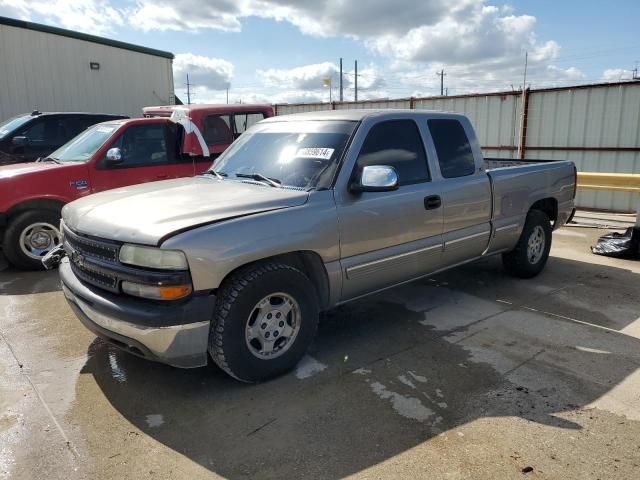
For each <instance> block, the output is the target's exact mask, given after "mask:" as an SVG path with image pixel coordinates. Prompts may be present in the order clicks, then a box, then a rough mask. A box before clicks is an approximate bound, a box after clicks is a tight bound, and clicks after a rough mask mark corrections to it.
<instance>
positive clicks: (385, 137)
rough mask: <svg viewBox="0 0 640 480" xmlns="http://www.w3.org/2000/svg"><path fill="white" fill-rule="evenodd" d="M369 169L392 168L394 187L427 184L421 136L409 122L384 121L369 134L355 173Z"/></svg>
mask: <svg viewBox="0 0 640 480" xmlns="http://www.w3.org/2000/svg"><path fill="white" fill-rule="evenodd" d="M371 165H387V166H390V167H393V168H395V170H396V173H397V175H398V185H411V184H414V183H421V182H428V181H430V180H431V175H430V174H429V167H428V166H427V155H426V153H425V149H424V143H423V142H422V136H421V135H420V131H419V130H418V125H416V123H415V122H414V121H413V120H388V121H384V122H380V123H378V124H376V125H374V126H373V127H372V128H371V130H369V133H368V134H367V137H366V138H365V140H364V143H363V144H362V148H361V149H360V153H359V154H358V160H357V162H356V169H357V173H360V172H361V171H362V169H363V168H364V167H366V166H371Z"/></svg>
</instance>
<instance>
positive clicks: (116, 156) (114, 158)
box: [107, 148, 122, 164]
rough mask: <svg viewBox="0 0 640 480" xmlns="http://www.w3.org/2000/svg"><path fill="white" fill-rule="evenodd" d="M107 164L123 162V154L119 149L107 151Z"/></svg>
mask: <svg viewBox="0 0 640 480" xmlns="http://www.w3.org/2000/svg"><path fill="white" fill-rule="evenodd" d="M107 162H108V163H112V164H117V163H120V162H122V152H121V151H120V149H119V148H110V149H109V150H107Z"/></svg>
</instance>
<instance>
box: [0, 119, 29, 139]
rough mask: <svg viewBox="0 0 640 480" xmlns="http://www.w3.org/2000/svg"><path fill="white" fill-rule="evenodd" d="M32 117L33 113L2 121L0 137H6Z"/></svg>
mask: <svg viewBox="0 0 640 480" xmlns="http://www.w3.org/2000/svg"><path fill="white" fill-rule="evenodd" d="M32 118H33V117H32V116H31V115H18V116H17V117H12V118H10V119H9V120H5V121H4V122H2V123H0V139H2V138H4V137H6V136H7V135H8V134H10V133H11V132H13V131H14V130H15V129H16V128H20V127H21V126H22V125H24V124H25V123H27V122H28V121H29V120H31V119H32Z"/></svg>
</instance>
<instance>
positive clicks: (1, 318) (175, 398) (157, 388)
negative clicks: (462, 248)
mask: <svg viewBox="0 0 640 480" xmlns="http://www.w3.org/2000/svg"><path fill="white" fill-rule="evenodd" d="M603 233H604V231H602V230H598V229H593V228H576V227H567V228H564V229H562V230H560V231H559V232H556V234H554V246H553V248H552V256H551V258H550V259H549V263H548V265H547V268H546V269H545V271H544V272H543V273H542V274H541V275H540V276H538V277H537V278H535V279H532V280H516V279H513V278H510V277H508V276H506V275H505V274H504V272H503V271H502V268H501V264H500V260H499V258H489V259H484V260H481V261H479V262H476V263H474V264H472V265H468V266H465V267H460V268H458V269H455V270H452V271H450V272H447V273H444V274H439V275H437V276H435V277H433V278H430V279H425V280H422V281H418V282H414V283H411V284H408V285H405V286H402V287H398V288H395V289H393V290H390V291H387V292H385V293H382V294H378V295H375V296H372V297H369V298H366V299H363V300H360V301H358V302H355V303H352V304H348V305H345V306H342V307H340V308H337V309H335V310H332V311H330V312H327V313H326V314H324V315H323V317H322V320H321V324H320V328H319V332H318V336H317V339H316V341H315V343H314V344H313V346H312V348H311V350H310V352H309V355H308V356H307V357H305V359H304V360H303V362H302V363H301V364H300V365H299V366H298V367H297V368H296V370H295V371H293V372H291V373H290V374H288V375H286V376H284V377H281V378H279V379H276V380H273V381H270V382H267V383H263V384H259V385H244V384H241V383H238V382H236V381H234V380H232V379H231V378H229V377H227V376H226V375H224V374H223V373H222V372H220V371H219V370H218V369H217V368H215V367H214V366H208V367H205V368H199V369H194V370H178V369H174V368H171V367H167V366H164V365H159V364H155V363H152V362H149V361H146V360H144V359H140V358H137V357H133V356H131V355H129V354H127V353H123V352H120V351H118V350H116V349H114V348H113V347H111V346H109V345H107V344H105V343H104V342H102V341H100V340H98V339H96V338H95V336H94V335H92V334H91V333H90V332H88V331H87V330H85V329H84V327H82V325H81V324H80V323H79V322H78V321H77V319H76V318H75V317H74V315H73V314H72V312H71V310H70V309H69V307H68V306H67V305H66V303H65V301H64V298H63V295H62V293H61V291H60V285H59V282H58V279H57V273H56V272H19V271H15V270H12V269H10V268H5V267H3V266H2V265H1V264H0V270H2V269H3V268H4V270H3V271H1V272H0V479H4V478H11V479H29V480H31V479H64V480H71V479H122V478H136V479H142V478H153V479H156V478H158V479H165V478H166V479H169V478H171V479H173V478H189V479H196V478H221V477H222V478H231V479H236V478H237V479H240V478H343V477H354V478H376V479H377V478H453V479H457V478H580V479H591V478H593V479H597V478H602V479H604V478H629V479H636V478H640V373H639V367H640V281H639V279H640V276H639V274H640V262H637V261H635V262H634V261H630V260H618V259H609V258H604V257H596V256H594V255H592V254H591V253H590V251H589V245H591V244H593V243H594V241H595V238H597V236H598V235H601V234H603Z"/></svg>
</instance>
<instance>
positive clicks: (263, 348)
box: [245, 293, 301, 360]
mask: <svg viewBox="0 0 640 480" xmlns="http://www.w3.org/2000/svg"><path fill="white" fill-rule="evenodd" d="M300 320H301V314H300V307H299V306H298V302H296V301H295V300H294V299H293V297H291V296H289V295H287V294H286V293H272V294H271V295H268V296H266V297H264V298H263V299H262V300H260V301H259V302H258V303H257V304H256V306H255V307H253V309H252V310H251V314H250V315H249V318H248V319H247V326H246V329H245V339H246V342H247V347H249V351H251V353H252V354H253V355H254V356H256V357H258V358H260V359H262V360H266V359H271V358H276V357H279V356H280V355H282V354H284V353H285V352H287V351H288V350H289V349H290V348H291V346H292V345H293V343H294V341H295V339H296V336H297V335H298V332H299V331H300Z"/></svg>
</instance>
